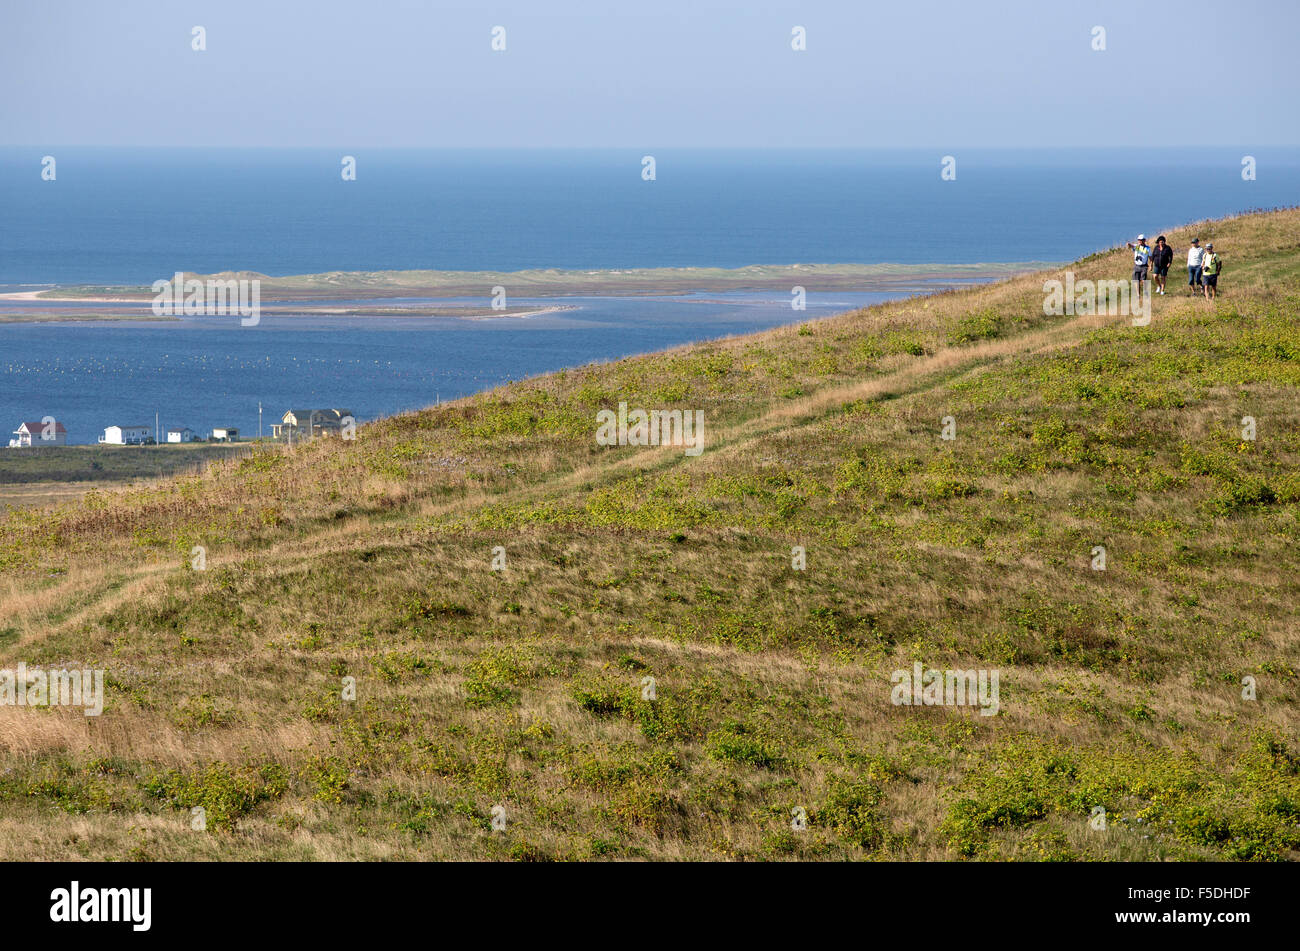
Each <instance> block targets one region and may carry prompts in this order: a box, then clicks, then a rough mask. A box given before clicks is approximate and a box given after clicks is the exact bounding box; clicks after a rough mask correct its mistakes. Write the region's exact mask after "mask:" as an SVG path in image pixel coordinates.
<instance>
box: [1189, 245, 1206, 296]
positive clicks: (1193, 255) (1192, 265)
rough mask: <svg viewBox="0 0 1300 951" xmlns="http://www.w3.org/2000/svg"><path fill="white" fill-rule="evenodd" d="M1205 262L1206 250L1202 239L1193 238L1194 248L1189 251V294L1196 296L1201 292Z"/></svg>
mask: <svg viewBox="0 0 1300 951" xmlns="http://www.w3.org/2000/svg"><path fill="white" fill-rule="evenodd" d="M1204 260H1205V249H1204V248H1203V247H1201V239H1200V238H1193V239H1192V246H1191V247H1190V248H1188V249H1187V293H1188V294H1191V295H1192V296H1195V295H1196V294H1199V293H1200V292H1201V265H1202V263H1204Z"/></svg>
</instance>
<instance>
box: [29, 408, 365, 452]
mask: <svg viewBox="0 0 1300 951" xmlns="http://www.w3.org/2000/svg"><path fill="white" fill-rule="evenodd" d="M355 426H356V418H355V417H354V416H353V415H352V411H351V410H350V409H291V410H289V411H288V412H286V413H285V414H284V416H283V417H281V419H280V422H278V423H273V424H272V425H271V438H272V439H276V440H284V441H286V442H292V441H293V440H295V439H311V438H313V437H315V436H339V435H344V434H349V435H350V433H349V429H350V428H351V427H355ZM259 428H260V425H259ZM160 435H162V436H163V440H162V441H165V442H169V443H192V442H238V441H239V430H238V429H236V428H235V427H233V426H219V427H217V428H215V429H213V430H212V432H211V433H210V434H209V435H207V436H206V437H205V436H201V435H200V434H199V433H197V432H195V431H194V430H192V429H190V428H189V427H188V426H175V427H171V428H169V429H167V430H166V432H165V434H163V433H160V432H159V430H157V429H156V428H155V427H154V426H148V425H142V426H109V427H108V428H107V429H105V430H104V435H102V436H100V437H99V442H100V443H101V444H102V445H105V446H153V445H157V444H158V442H159V441H160V440H159V436H160ZM67 444H68V431H67V429H65V428H64V426H63V424H62V423H60V422H58V421H57V420H54V419H52V418H50V417H46V418H45V419H44V420H36V421H35V422H27V423H22V424H21V425H19V427H18V428H17V429H16V430H14V434H13V437H12V438H10V440H9V448H10V449H24V448H30V447H33V446H66V445H67Z"/></svg>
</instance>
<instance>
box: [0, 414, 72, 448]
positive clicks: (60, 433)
mask: <svg viewBox="0 0 1300 951" xmlns="http://www.w3.org/2000/svg"><path fill="white" fill-rule="evenodd" d="M67 444H68V431H67V430H66V429H64V428H63V424H62V423H60V422H56V421H54V420H50V422H48V423H45V422H42V421H41V420H37V421H36V422H33V423H23V424H22V425H21V426H19V427H18V428H17V429H15V430H14V438H13V439H11V440H9V448H10V449H17V448H20V447H21V448H28V447H31V446H66V445H67Z"/></svg>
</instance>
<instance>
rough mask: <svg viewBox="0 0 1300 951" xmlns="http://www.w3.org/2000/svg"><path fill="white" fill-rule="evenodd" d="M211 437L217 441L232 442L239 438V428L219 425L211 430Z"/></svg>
mask: <svg viewBox="0 0 1300 951" xmlns="http://www.w3.org/2000/svg"><path fill="white" fill-rule="evenodd" d="M212 438H213V439H215V440H216V441H217V442H234V441H235V440H237V439H238V438H239V430H238V429H235V428H234V427H233V426H225V427H220V426H219V427H217V428H216V429H214V430H212Z"/></svg>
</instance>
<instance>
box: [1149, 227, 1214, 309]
mask: <svg viewBox="0 0 1300 951" xmlns="http://www.w3.org/2000/svg"><path fill="white" fill-rule="evenodd" d="M1127 244H1128V246H1129V247H1130V248H1132V249H1133V281H1134V283H1136V285H1137V294H1138V297H1139V298H1141V296H1142V286H1143V285H1144V284H1145V283H1146V282H1147V275H1148V272H1149V271H1152V272H1154V283H1155V287H1154V289H1153V288H1150V287H1148V288H1147V296H1148V297H1150V296H1151V295H1152V294H1159V295H1160V296H1162V297H1164V296H1165V279H1166V278H1168V277H1169V265H1171V264H1172V263H1173V261H1174V249H1173V248H1172V247H1170V246H1169V242H1168V241H1166V240H1165V236H1164V235H1160V237H1158V238H1156V245H1155V247H1154V248H1153V247H1151V246H1150V245H1148V244H1147V236H1146V235H1144V234H1140V235H1138V236H1137V241H1129V242H1127ZM1221 273H1223V259H1222V258H1220V257H1219V255H1218V254H1217V253H1216V252H1215V250H1214V245H1213V244H1212V243H1210V244H1206V245H1205V247H1203V248H1202V247H1201V239H1200V238H1193V239H1192V246H1191V247H1190V248H1188V249H1187V293H1188V294H1190V295H1193V296H1195V295H1197V294H1203V295H1204V296H1205V299H1206V300H1211V299H1212V298H1215V297H1217V296H1218V294H1219V275H1220V274H1221Z"/></svg>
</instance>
